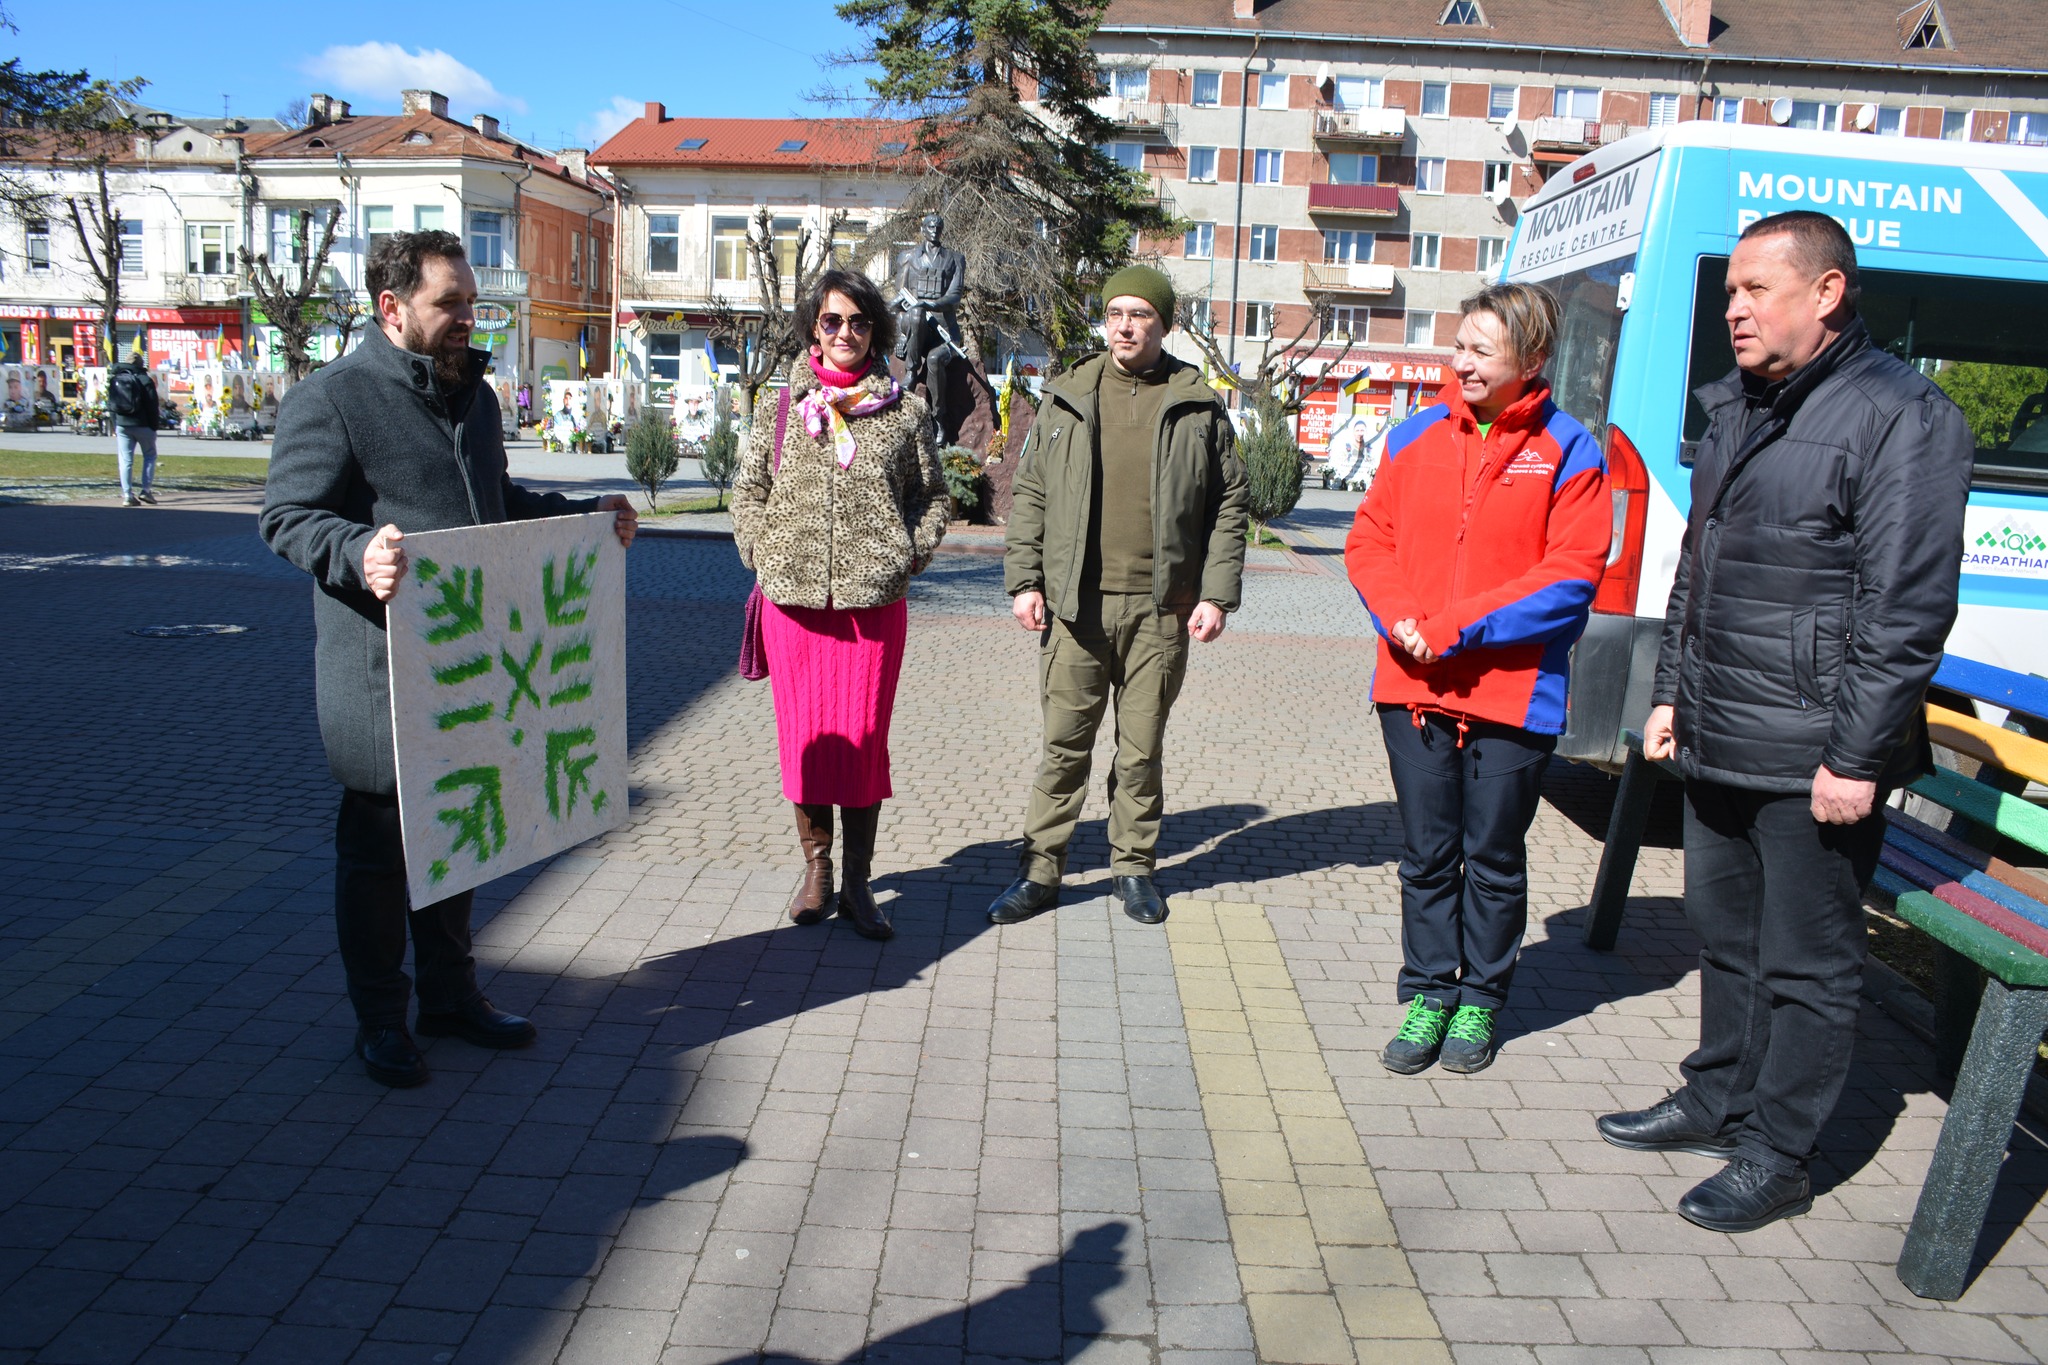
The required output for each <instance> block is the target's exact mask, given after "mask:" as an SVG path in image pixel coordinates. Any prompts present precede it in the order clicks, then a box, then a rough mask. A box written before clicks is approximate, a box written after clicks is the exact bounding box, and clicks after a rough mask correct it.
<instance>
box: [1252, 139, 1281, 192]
mask: <svg viewBox="0 0 2048 1365" xmlns="http://www.w3.org/2000/svg"><path fill="white" fill-rule="evenodd" d="M1286 171H1287V153H1286V152H1285V151H1284V150H1283V149H1281V148H1279V147H1254V148H1252V183H1253V184H1254V185H1278V184H1281V183H1283V182H1284V180H1285V178H1286Z"/></svg>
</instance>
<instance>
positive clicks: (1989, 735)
mask: <svg viewBox="0 0 2048 1365" xmlns="http://www.w3.org/2000/svg"><path fill="white" fill-rule="evenodd" d="M1927 737H1928V738H1929V739H1932V740H1933V741H1934V742H1935V743H1936V744H1939V745H1941V746H1943V747H1944V748H1949V749H1954V750H1955V751H1956V752H1957V753H1959V754H1968V755H1969V756H1970V757H1971V758H1974V759H1977V760H1978V761H1979V762H1982V763H1994V764H1996V765H1998V766H1999V767H2001V768H2003V769H2005V770H2006V771H2007V772H2009V773H2015V774H2017V775H2019V776H2021V777H2024V778H2026V779H2027V780H2028V781H2030V782H2044V783H2048V744H2044V743H2042V742H2041V741H2040V740H2038V739H2034V738H2031V737H2030V736H2027V735H2023V734H2021V733H2020V732H2019V731H2017V730H2007V729H2005V728H2003V727H2002V726H1997V725H1993V724H1991V723H1989V722H1988V721H1981V720H1978V719H1977V718H1976V717H1975V716H1966V715H1964V714H1963V713H1962V712H1960V711H1951V710H1949V709H1948V708H1947V707H1946V706H1936V705H1934V704H1933V703H1932V702H1929V703H1928V705H1927Z"/></svg>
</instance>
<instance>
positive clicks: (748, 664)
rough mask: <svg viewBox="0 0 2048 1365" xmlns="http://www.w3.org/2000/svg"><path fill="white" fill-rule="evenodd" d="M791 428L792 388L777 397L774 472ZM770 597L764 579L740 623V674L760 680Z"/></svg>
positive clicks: (765, 660) (765, 673)
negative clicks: (764, 610) (763, 622)
mask: <svg viewBox="0 0 2048 1365" xmlns="http://www.w3.org/2000/svg"><path fill="white" fill-rule="evenodd" d="M788 431H789V390H788V389H786V388H785V389H784V390H783V391H782V394H781V396H780V397H778V398H777V399H776V400H775V472H776V473H778V474H780V473H781V472H782V438H783V436H784V435H785V434H786V433H787V432H788ZM767 600H768V599H767V598H765V597H763V596H762V595H761V580H760V579H759V578H758V577H757V578H755V579H754V590H753V591H752V592H750V593H748V594H747V618H746V621H745V622H744V623H743V624H742V625H741V626H740V676H741V677H742V678H745V679H746V680H747V681H748V682H759V681H761V679H763V678H765V677H767V676H768V651H767V649H766V648H765V647H763V645H762V643H761V611H762V607H763V605H764V604H765V603H766V602H767Z"/></svg>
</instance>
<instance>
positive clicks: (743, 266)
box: [709, 214, 754, 284]
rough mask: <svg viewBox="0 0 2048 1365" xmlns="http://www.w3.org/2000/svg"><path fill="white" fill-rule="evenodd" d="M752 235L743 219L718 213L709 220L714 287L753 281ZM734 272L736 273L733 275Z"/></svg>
mask: <svg viewBox="0 0 2048 1365" xmlns="http://www.w3.org/2000/svg"><path fill="white" fill-rule="evenodd" d="M750 236H752V232H751V231H750V229H749V227H748V224H747V220H746V219H745V218H744V217H738V216H733V215H726V214H721V215H720V216H718V217H716V218H713V219H712V220H711V240H710V243H709V245H710V256H711V279H712V282H713V283H714V284H744V283H746V282H747V281H748V280H750V279H752V278H754V253H753V252H752V251H751V250H750V249H749V248H748V246H747V239H748V238H749V237H750ZM735 272H736V273H735Z"/></svg>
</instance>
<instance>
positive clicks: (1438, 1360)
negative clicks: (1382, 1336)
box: [1352, 1337, 1451, 1365]
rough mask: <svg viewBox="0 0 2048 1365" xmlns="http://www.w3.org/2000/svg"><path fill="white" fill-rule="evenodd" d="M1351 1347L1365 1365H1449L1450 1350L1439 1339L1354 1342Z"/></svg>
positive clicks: (1412, 1338)
mask: <svg viewBox="0 0 2048 1365" xmlns="http://www.w3.org/2000/svg"><path fill="white" fill-rule="evenodd" d="M1352 1345H1353V1346H1354V1347H1355V1348H1356V1349H1357V1351H1358V1358H1359V1360H1360V1361H1362V1362H1365V1365H1451V1348H1450V1347H1448V1346H1446V1345H1445V1344H1444V1343H1443V1341H1442V1339H1440V1338H1434V1337H1432V1338H1428V1339H1422V1338H1414V1337H1409V1338H1403V1339H1401V1340H1398V1341H1370V1340H1367V1341H1356V1342H1353V1343H1352Z"/></svg>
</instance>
